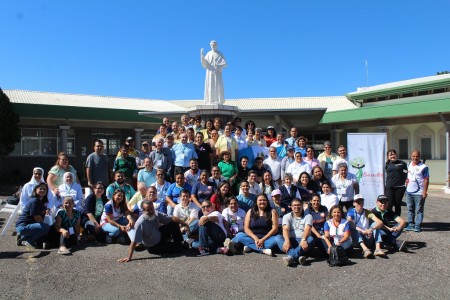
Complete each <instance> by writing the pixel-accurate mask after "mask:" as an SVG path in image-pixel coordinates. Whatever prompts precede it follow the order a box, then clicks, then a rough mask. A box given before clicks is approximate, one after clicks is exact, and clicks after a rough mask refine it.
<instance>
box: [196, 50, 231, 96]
mask: <svg viewBox="0 0 450 300" xmlns="http://www.w3.org/2000/svg"><path fill="white" fill-rule="evenodd" d="M210 45H211V51H209V52H208V53H206V56H205V55H203V48H202V49H200V58H201V61H202V66H203V68H205V69H206V78H205V97H204V102H203V103H204V104H222V103H224V102H225V97H224V95H223V80H222V69H223V68H225V67H226V66H227V62H226V60H225V57H224V56H223V54H222V53H221V52H220V51H218V50H217V43H216V41H211V43H210Z"/></svg>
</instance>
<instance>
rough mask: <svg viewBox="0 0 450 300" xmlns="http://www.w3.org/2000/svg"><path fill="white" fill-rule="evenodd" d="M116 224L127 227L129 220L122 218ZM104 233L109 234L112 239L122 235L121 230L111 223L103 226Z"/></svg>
mask: <svg viewBox="0 0 450 300" xmlns="http://www.w3.org/2000/svg"><path fill="white" fill-rule="evenodd" d="M116 223H118V224H120V225H122V226H126V225H127V224H128V219H127V218H125V217H122V218H120V219H119V220H117V221H116ZM102 228H103V231H105V232H106V233H107V234H109V236H111V237H115V236H118V235H119V234H120V232H121V231H120V229H119V228H118V227H116V226H113V225H111V224H109V223H106V224H104V225H103V226H102Z"/></svg>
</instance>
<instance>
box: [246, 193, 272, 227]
mask: <svg viewBox="0 0 450 300" xmlns="http://www.w3.org/2000/svg"><path fill="white" fill-rule="evenodd" d="M259 197H264V199H266V202H267V205H266V207H265V208H264V217H265V218H266V220H267V221H272V207H271V206H270V202H269V198H267V195H266V194H265V193H261V194H259V195H258V197H256V201H255V204H253V207H252V210H251V213H250V217H251V218H254V219H257V218H259V208H258V198H259Z"/></svg>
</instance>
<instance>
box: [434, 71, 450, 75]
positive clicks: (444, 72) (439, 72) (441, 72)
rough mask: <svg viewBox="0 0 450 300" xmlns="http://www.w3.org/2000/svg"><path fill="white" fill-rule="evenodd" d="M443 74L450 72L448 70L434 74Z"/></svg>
mask: <svg viewBox="0 0 450 300" xmlns="http://www.w3.org/2000/svg"><path fill="white" fill-rule="evenodd" d="M444 74H450V72H449V71H442V72H437V73H436V75H444Z"/></svg>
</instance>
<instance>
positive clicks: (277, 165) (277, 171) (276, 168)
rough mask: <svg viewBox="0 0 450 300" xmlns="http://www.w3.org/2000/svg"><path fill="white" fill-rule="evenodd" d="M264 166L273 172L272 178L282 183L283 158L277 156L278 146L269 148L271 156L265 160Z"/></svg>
mask: <svg viewBox="0 0 450 300" xmlns="http://www.w3.org/2000/svg"><path fill="white" fill-rule="evenodd" d="M263 166H264V168H265V169H266V170H269V171H270V173H272V180H273V181H276V182H277V183H278V184H281V159H280V158H279V157H278V156H277V148H275V147H273V146H271V147H270V148H269V157H267V158H266V159H265V160H264V161H263Z"/></svg>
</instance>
